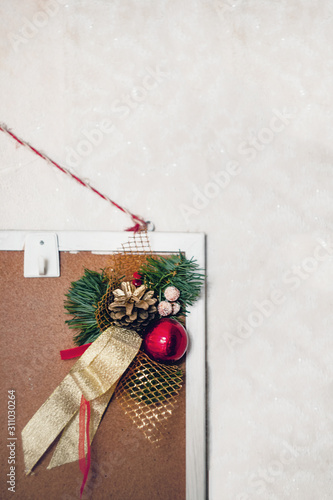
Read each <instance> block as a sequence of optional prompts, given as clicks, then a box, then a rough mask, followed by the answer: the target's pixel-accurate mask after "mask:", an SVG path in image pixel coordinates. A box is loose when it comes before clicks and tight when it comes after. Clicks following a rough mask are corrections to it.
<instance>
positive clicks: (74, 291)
mask: <svg viewBox="0 0 333 500" xmlns="http://www.w3.org/2000/svg"><path fill="white" fill-rule="evenodd" d="M107 287H108V282H107V280H106V278H105V276H104V273H103V272H101V273H99V272H96V271H90V270H89V269H85V270H84V275H83V276H82V277H81V278H80V279H79V280H78V281H73V282H72V283H71V287H70V288H69V291H68V293H67V294H66V297H67V300H66V301H65V304H64V305H65V309H66V310H67V314H71V315H72V316H73V318H72V319H68V320H66V323H67V324H68V326H69V328H72V329H76V330H79V332H78V333H77V334H76V335H75V336H74V338H73V340H74V343H75V344H76V345H82V344H87V343H89V342H93V341H94V340H96V338H97V337H98V336H99V335H100V334H101V333H102V332H101V331H100V329H99V328H98V324H97V321H96V318H95V312H96V308H97V305H98V302H99V301H100V300H101V298H102V297H103V295H104V294H105V293H106V291H107Z"/></svg>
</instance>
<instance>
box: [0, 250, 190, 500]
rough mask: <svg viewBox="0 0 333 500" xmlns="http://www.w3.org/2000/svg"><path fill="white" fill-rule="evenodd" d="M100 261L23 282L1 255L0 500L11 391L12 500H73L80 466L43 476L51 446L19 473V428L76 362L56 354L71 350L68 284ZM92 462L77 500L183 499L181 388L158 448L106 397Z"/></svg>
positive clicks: (81, 257)
mask: <svg viewBox="0 0 333 500" xmlns="http://www.w3.org/2000/svg"><path fill="white" fill-rule="evenodd" d="M106 262H107V257H106V256H102V255H92V254H90V253H89V252H81V253H79V254H70V253H62V254H61V277H60V278H24V277H23V252H0V290H1V292H0V302H1V303H0V319H1V321H0V328H1V337H0V338H1V355H2V360H1V366H2V376H1V388H2V391H1V394H2V396H1V403H0V404H1V415H2V417H1V421H2V425H1V431H0V435H1V438H0V441H1V471H2V473H1V476H2V477H1V489H0V498H1V499H7V498H8V499H9V498H13V493H12V492H10V491H8V489H7V488H8V487H9V484H6V481H7V479H8V477H7V476H6V474H8V473H9V464H8V453H9V448H8V447H7V443H8V442H9V441H8V440H7V438H8V432H7V425H6V421H7V391H8V390H10V389H14V390H15V391H16V434H15V435H16V437H17V440H16V449H15V454H16V456H15V460H16V463H15V476H16V487H15V493H16V498H19V499H24V500H30V499H31V500H36V499H44V498H45V499H48V500H53V499H57V500H59V499H62V500H72V499H73V500H74V499H78V498H79V490H80V485H81V481H82V476H81V472H80V470H79V465H78V462H75V463H71V464H67V465H63V466H61V467H57V468H55V469H51V470H46V467H47V465H48V463H49V461H50V459H51V454H52V451H53V450H54V445H52V447H51V448H50V449H49V450H48V452H47V453H46V454H45V455H44V457H43V458H42V459H41V460H40V462H39V463H38V465H37V466H36V467H35V469H34V471H33V474H32V475H30V476H25V475H24V465H23V454H22V443H21V430H22V429H23V427H24V426H25V425H26V424H27V422H28V421H29V419H30V418H31V417H32V416H33V414H34V413H35V412H36V411H37V410H38V408H39V407H40V406H41V405H42V404H43V402H44V401H45V400H46V399H47V398H48V396H49V395H50V394H51V393H52V392H53V390H54V389H55V388H56V386H57V385H58V384H59V383H60V382H61V381H62V379H63V378H64V377H65V376H66V375H67V373H68V371H69V369H70V368H71V367H72V365H73V364H74V363H75V360H68V361H61V360H60V356H59V351H60V350H61V349H66V348H70V347H73V343H72V332H71V331H70V330H69V329H68V327H67V325H65V319H66V315H65V313H64V308H63V302H64V294H65V292H66V291H67V290H68V287H69V285H70V282H71V281H75V280H77V279H78V278H79V277H80V276H81V275H82V274H83V270H84V267H87V268H89V269H93V270H99V269H101V268H103V267H104V266H105V265H106ZM91 464H92V466H91V471H90V475H89V479H88V482H87V484H86V488H85V492H84V494H83V496H82V499H83V500H85V499H93V500H102V499H113V500H147V499H149V500H155V499H156V500H157V499H161V500H182V499H185V388H183V389H182V392H181V394H180V398H179V407H178V408H177V410H176V412H175V413H174V415H173V417H172V418H171V419H170V421H169V424H168V434H167V435H166V438H165V439H164V440H163V441H162V442H161V443H160V446H159V447H157V446H156V445H154V444H151V443H150V442H149V441H148V440H147V439H146V438H145V437H144V435H143V434H142V432H141V431H140V430H138V429H136V428H135V427H134V426H133V424H132V423H131V421H130V420H129V418H128V417H127V416H126V415H125V414H124V412H123V410H122V409H121V407H120V406H119V404H118V403H117V401H115V400H114V399H112V400H111V403H110V405H109V407H108V409H107V411H106V413H105V415H104V418H103V420H102V422H101V424H100V427H99V429H98V431H97V434H96V436H95V439H94V441H93V443H92V448H91ZM14 498H15V494H14Z"/></svg>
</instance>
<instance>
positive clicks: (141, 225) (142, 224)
mask: <svg viewBox="0 0 333 500" xmlns="http://www.w3.org/2000/svg"><path fill="white" fill-rule="evenodd" d="M0 130H1V131H2V132H4V133H5V134H7V135H8V136H10V137H11V138H12V139H14V140H15V141H16V142H18V143H19V144H21V145H22V146H25V147H26V148H28V149H30V151H32V152H33V153H35V154H36V155H38V156H40V158H43V160H45V161H46V162H47V163H49V164H50V165H52V166H54V167H56V168H57V169H59V170H60V171H61V172H62V173H64V174H67V175H68V176H69V177H71V178H72V179H74V180H75V181H76V182H78V183H79V184H81V186H84V187H86V188H88V189H90V191H92V192H93V193H95V194H97V195H98V196H100V197H101V198H103V200H105V201H108V202H109V203H111V205H113V206H114V207H116V208H118V209H119V210H121V211H122V212H123V213H125V214H127V215H128V216H129V217H131V219H132V221H133V222H134V226H133V227H129V228H128V229H126V231H144V230H147V229H148V224H149V222H146V221H144V220H143V219H141V218H140V217H138V216H137V215H134V214H132V213H131V212H130V211H129V210H127V208H125V207H122V206H120V205H118V203H116V202H115V201H113V200H111V198H109V197H108V196H106V195H105V194H102V193H101V192H100V191H98V190H97V189H95V188H94V187H93V186H91V185H90V184H89V183H87V182H85V181H83V180H82V179H80V178H79V177H77V176H76V175H75V174H73V173H72V172H71V171H70V170H68V169H67V168H65V167H62V166H61V165H59V164H58V163H56V162H55V161H53V160H51V158H49V157H48V156H47V155H46V154H45V153H42V152H41V151H38V150H37V149H35V148H34V147H33V146H31V145H30V144H29V143H28V142H26V141H24V140H23V139H20V138H19V137H17V136H16V135H15V134H14V133H13V132H12V131H11V130H9V128H8V127H7V126H6V125H5V124H3V123H1V124H0Z"/></svg>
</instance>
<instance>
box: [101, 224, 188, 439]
mask: <svg viewBox="0 0 333 500" xmlns="http://www.w3.org/2000/svg"><path fill="white" fill-rule="evenodd" d="M152 255H153V253H152V251H151V248H150V243H149V238H148V234H147V232H144V231H141V232H140V233H135V234H134V235H133V236H131V237H130V238H129V240H128V242H127V243H125V244H123V245H122V250H121V251H120V252H118V253H115V254H113V255H112V256H111V258H110V264H109V266H108V267H107V268H106V269H105V273H106V276H107V277H108V280H109V286H108V289H107V292H106V294H105V295H104V296H103V297H102V299H101V301H100V302H99V304H98V307H97V309H96V320H97V323H98V326H99V328H100V330H104V329H105V328H107V326H108V325H110V323H111V322H112V318H111V316H110V315H109V309H108V306H109V304H110V303H111V302H112V300H113V291H114V290H115V289H116V288H119V286H120V283H121V281H132V279H133V273H134V272H138V271H139V269H140V267H141V266H142V264H143V263H145V262H146V261H147V257H148V256H152ZM182 385H183V372H182V370H181V369H179V368H178V367H176V366H170V365H162V364H160V363H156V362H154V361H152V360H151V359H150V358H149V357H148V356H146V355H145V354H144V353H142V352H141V351H140V352H139V354H138V356H137V357H136V359H135V360H134V362H133V363H132V364H131V366H130V368H129V369H128V371H127V372H126V374H125V375H124V376H123V377H122V378H121V380H120V382H119V384H118V386H117V390H116V394H115V396H116V398H117V401H118V402H119V403H120V405H121V407H122V408H123V410H124V412H125V413H126V414H127V415H128V416H129V418H130V419H131V420H132V422H133V423H134V424H135V425H136V427H137V428H138V429H141V430H142V432H143V433H144V435H145V436H146V437H147V438H148V439H149V440H150V441H151V442H154V443H157V442H158V441H160V440H161V439H162V438H163V436H164V435H165V434H166V433H165V432H164V431H165V428H166V422H167V419H168V418H169V417H171V415H172V413H173V412H174V410H175V409H176V406H177V400H178V394H179V392H180V390H181V388H182Z"/></svg>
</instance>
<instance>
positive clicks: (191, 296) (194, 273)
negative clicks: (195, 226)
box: [139, 252, 204, 316]
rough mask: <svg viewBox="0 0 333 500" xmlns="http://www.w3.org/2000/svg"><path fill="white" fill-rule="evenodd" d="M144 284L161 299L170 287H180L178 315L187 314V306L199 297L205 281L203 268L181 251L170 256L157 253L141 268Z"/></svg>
mask: <svg viewBox="0 0 333 500" xmlns="http://www.w3.org/2000/svg"><path fill="white" fill-rule="evenodd" d="M139 273H140V275H141V276H142V280H143V282H144V284H145V285H146V286H147V287H148V288H149V289H150V290H154V292H155V293H156V295H157V296H158V298H159V300H160V301H161V299H162V294H163V293H164V291H165V290H166V289H167V288H168V287H171V286H172V287H175V288H177V289H178V291H179V293H180V295H179V304H180V306H181V308H180V310H179V312H178V313H177V314H178V315H184V316H186V314H187V312H188V311H187V309H186V308H187V306H191V305H193V304H194V302H195V301H196V300H197V299H198V297H199V295H200V290H201V287H202V284H203V281H204V276H203V274H202V270H201V269H200V268H199V266H198V264H197V263H196V262H195V261H194V259H186V257H185V256H184V255H183V254H182V253H181V252H179V254H177V255H171V256H170V257H161V256H157V255H153V256H149V257H148V258H147V262H146V263H144V264H143V265H142V266H141V268H140V269H139Z"/></svg>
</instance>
